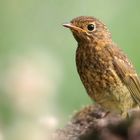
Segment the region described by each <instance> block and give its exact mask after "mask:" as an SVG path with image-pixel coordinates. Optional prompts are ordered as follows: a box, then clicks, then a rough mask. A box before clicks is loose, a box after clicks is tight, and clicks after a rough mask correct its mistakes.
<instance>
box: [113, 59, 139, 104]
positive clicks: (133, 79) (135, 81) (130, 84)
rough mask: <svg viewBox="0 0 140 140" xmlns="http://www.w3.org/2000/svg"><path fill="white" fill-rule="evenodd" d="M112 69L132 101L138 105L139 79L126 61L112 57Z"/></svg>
mask: <svg viewBox="0 0 140 140" xmlns="http://www.w3.org/2000/svg"><path fill="white" fill-rule="evenodd" d="M114 67H115V70H116V72H117V74H118V76H119V77H120V79H121V80H122V81H123V82H124V84H125V85H126V86H127V88H128V90H129V91H130V93H131V95H132V97H133V98H134V100H135V101H136V102H137V103H138V104H139V105H140V79H139V77H138V75H137V74H136V72H135V70H134V69H133V67H132V65H131V64H130V63H128V61H125V60H121V59H119V58H117V57H114Z"/></svg>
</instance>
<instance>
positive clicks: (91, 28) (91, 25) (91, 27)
mask: <svg viewBox="0 0 140 140" xmlns="http://www.w3.org/2000/svg"><path fill="white" fill-rule="evenodd" d="M87 29H88V30H89V31H93V30H94V29H95V25H94V24H88V26H87Z"/></svg>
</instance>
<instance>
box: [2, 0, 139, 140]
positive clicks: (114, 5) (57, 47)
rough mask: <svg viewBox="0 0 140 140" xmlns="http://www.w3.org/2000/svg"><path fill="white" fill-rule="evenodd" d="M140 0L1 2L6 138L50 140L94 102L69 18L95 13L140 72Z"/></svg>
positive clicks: (19, 0)
mask: <svg viewBox="0 0 140 140" xmlns="http://www.w3.org/2000/svg"><path fill="white" fill-rule="evenodd" d="M139 7H140V1H138V0H133V1H130V0H123V1H122V0H117V1H116V0H106V1H105V0H77V1H75V0H70V1H65V0H3V1H2V0H1V1H0V17H1V18H0V140H46V139H49V134H50V132H52V131H53V130H54V129H56V128H58V127H60V126H63V125H64V124H65V123H66V122H67V120H68V119H69V117H68V116H69V115H72V114H73V111H74V110H78V109H80V108H81V107H82V106H83V105H87V104H90V103H91V100H90V99H89V97H88V96H87V95H86V92H85V89H84V87H83V85H82V83H81V81H80V79H79V76H78V74H77V71H76V66H75V50H76V45H77V43H76V41H75V40H74V38H73V37H72V34H71V33H70V31H69V30H66V29H65V28H63V27H62V24H63V23H64V22H69V21H70V20H71V19H72V18H74V17H76V16H81V15H89V16H95V17H97V18H99V19H100V20H102V21H103V22H104V23H106V25H107V26H108V27H109V29H110V31H111V33H112V36H113V39H114V41H115V42H116V43H117V44H118V45H119V46H120V47H121V48H122V49H123V50H124V51H125V52H126V53H127V54H128V56H129V58H130V59H131V60H132V62H133V63H134V65H135V66H136V69H137V71H138V72H139V71H140V63H139V59H140V55H139V53H140V51H139V50H140V49H139V46H140V37H139V36H140V27H139V25H140V16H139V13H140V10H139Z"/></svg>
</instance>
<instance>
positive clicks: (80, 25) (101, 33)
mask: <svg viewBox="0 0 140 140" xmlns="http://www.w3.org/2000/svg"><path fill="white" fill-rule="evenodd" d="M63 26H64V27H67V28H69V29H70V30H71V31H72V33H73V35H74V37H75V39H76V40H77V42H78V43H80V42H83V41H84V42H91V41H96V40H97V41H99V40H105V39H110V38H111V35H110V33H109V31H108V29H107V27H106V26H105V25H104V24H103V23H102V22H101V21H99V20H98V19H96V18H94V17H89V16H80V17H77V18H74V19H73V20H71V22H70V23H66V24H63Z"/></svg>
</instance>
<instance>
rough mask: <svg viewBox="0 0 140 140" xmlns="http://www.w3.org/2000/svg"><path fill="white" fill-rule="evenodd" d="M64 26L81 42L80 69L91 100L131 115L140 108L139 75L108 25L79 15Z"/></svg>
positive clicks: (81, 77)
mask: <svg viewBox="0 0 140 140" xmlns="http://www.w3.org/2000/svg"><path fill="white" fill-rule="evenodd" d="M63 26H64V27H66V28H69V29H70V30H71V32H72V34H73V36H74V38H75V40H76V41H77V44H78V45H77V50H76V58H75V59H76V66H77V71H78V73H79V76H80V79H81V81H82V83H83V85H84V87H85V89H86V91H87V93H88V95H89V96H90V97H91V99H92V100H94V101H95V102H96V103H98V104H99V105H101V106H102V107H103V108H105V109H107V110H109V111H113V112H115V113H119V114H121V115H122V116H123V117H127V116H128V111H129V110H131V109H139V107H140V79H139V76H138V74H137V72H136V70H135V68H134V66H133V64H132V63H131V61H130V60H129V59H128V57H127V55H126V54H125V53H124V52H123V51H122V49H120V48H119V47H118V45H117V44H116V43H114V41H113V40H112V36H111V33H110V31H109V29H108V28H107V26H106V25H105V24H104V23H103V22H102V21H100V20H98V19H97V18H95V17H92V16H79V17H76V18H74V19H72V20H71V21H70V22H69V23H65V24H63Z"/></svg>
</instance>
